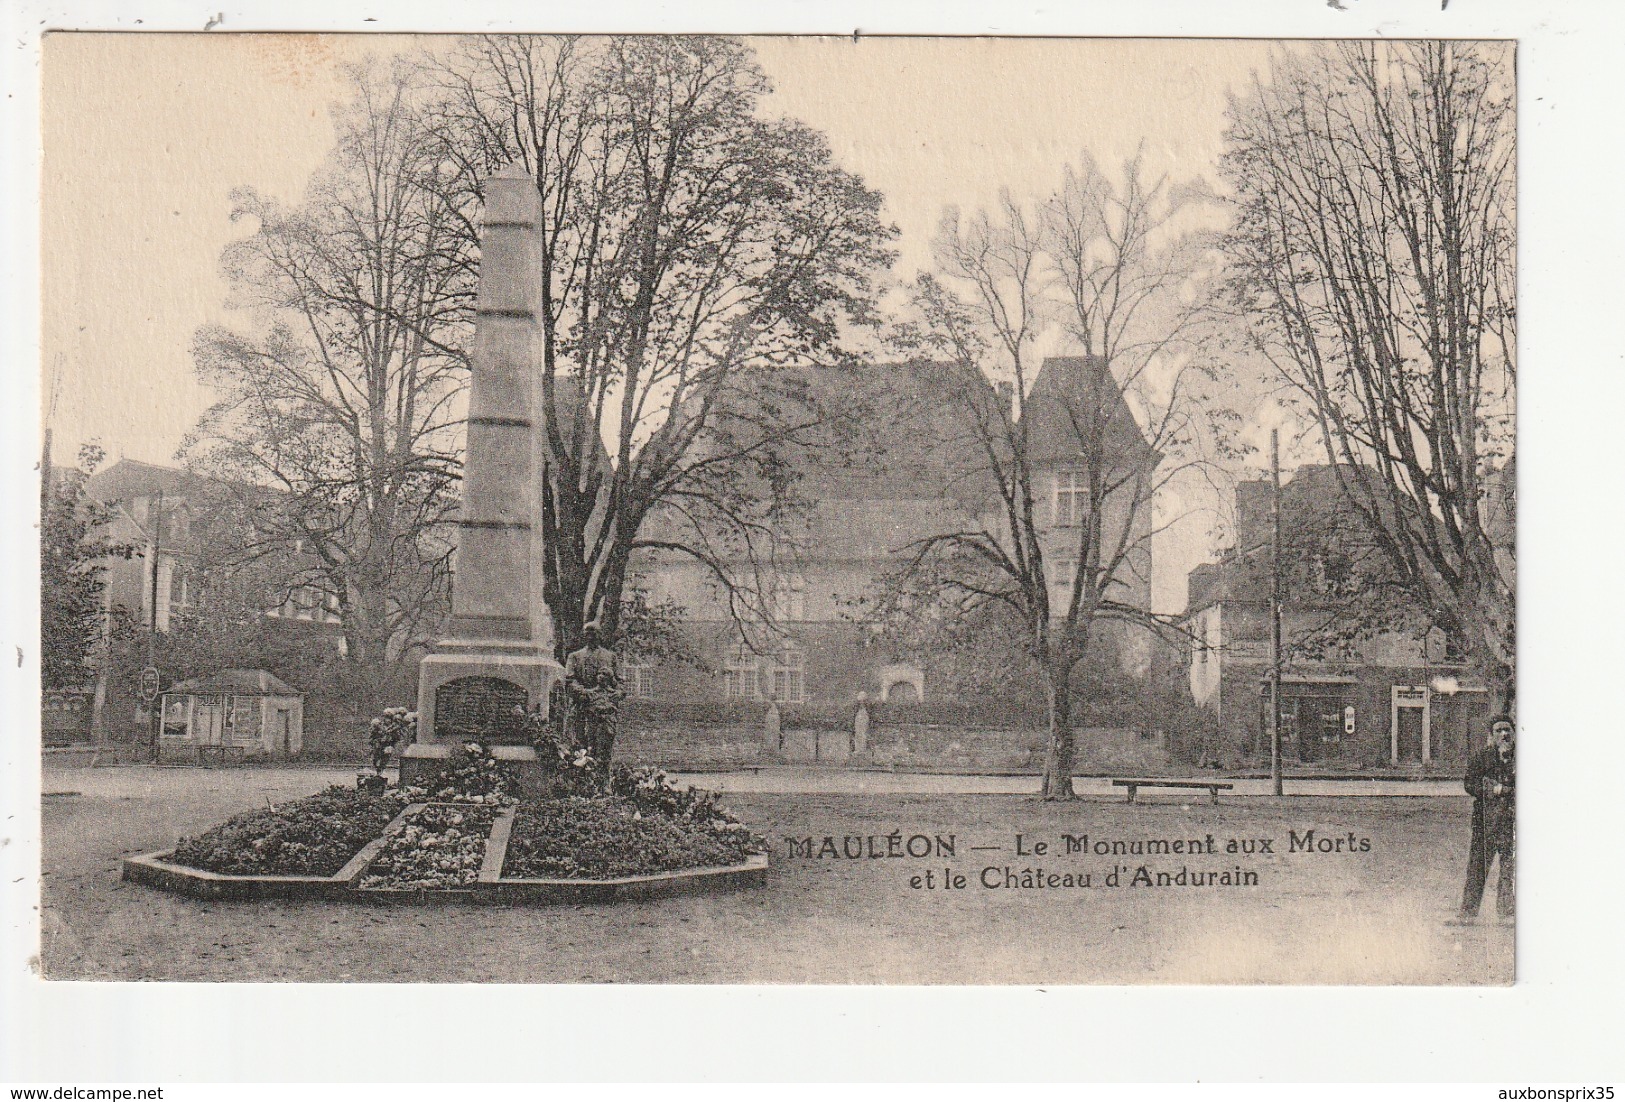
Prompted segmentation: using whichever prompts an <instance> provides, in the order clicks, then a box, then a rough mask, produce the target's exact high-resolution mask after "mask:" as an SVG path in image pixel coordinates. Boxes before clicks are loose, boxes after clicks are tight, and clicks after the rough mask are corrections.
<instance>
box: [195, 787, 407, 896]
mask: <svg viewBox="0 0 1625 1102" xmlns="http://www.w3.org/2000/svg"><path fill="white" fill-rule="evenodd" d="M406 803H407V801H406V800H405V799H403V798H401V796H400V795H399V794H398V793H389V794H387V795H371V794H368V793H363V792H357V791H355V790H354V789H349V788H342V787H339V786H336V785H335V786H334V787H332V788H329V789H328V790H327V791H325V792H318V793H317V794H316V795H314V796H307V797H306V798H304V799H302V800H294V801H292V802H290V803H285V804H282V805H281V806H279V807H277V808H274V809H273V808H263V809H260V810H257V811H249V812H245V813H244V814H242V815H236V816H233V817H232V818H230V819H227V820H226V821H225V822H223V823H221V824H220V825H219V826H216V827H213V828H211V829H209V830H207V831H205V832H204V833H202V834H200V835H198V836H197V837H196V838H182V839H181V840H180V842H179V844H177V845H176V847H175V852H174V854H173V855H171V857H170V858H169V860H171V861H173V862H174V863H175V864H177V865H185V866H187V867H189V868H194V869H204V870H206V871H208V872H218V873H225V874H227V875H232V876H332V875H333V874H335V873H337V872H338V871H339V869H341V868H343V867H344V864H345V862H347V861H349V860H350V858H352V857H354V856H355V855H356V854H357V853H358V852H360V850H361V847H362V846H364V845H366V844H367V843H368V842H370V841H372V840H373V839H374V838H376V837H378V835H379V834H380V833H381V832H382V831H383V829H384V827H385V826H387V825H388V824H389V821H390V820H391V819H393V818H394V817H395V816H396V815H399V814H400V812H401V808H403V807H405V806H406Z"/></svg>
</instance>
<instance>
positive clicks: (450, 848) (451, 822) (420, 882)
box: [361, 806, 496, 889]
mask: <svg viewBox="0 0 1625 1102" xmlns="http://www.w3.org/2000/svg"><path fill="white" fill-rule="evenodd" d="M495 816H496V813H495V812H494V811H493V810H491V809H489V808H485V807H446V806H430V807H426V808H424V809H423V810H421V811H419V812H417V813H416V814H415V815H413V816H411V817H410V818H409V819H407V820H406V821H405V822H404V823H401V824H400V825H399V826H397V827H395V829H393V830H391V831H390V832H389V833H388V834H386V835H385V836H384V844H383V846H382V847H381V848H380V849H379V851H378V856H377V858H376V859H374V861H373V862H372V864H371V865H369V866H367V872H366V875H364V876H363V877H362V878H361V887H363V888H439V889H444V888H461V887H466V886H467V885H469V884H472V883H474V881H475V880H476V879H478V877H479V875H480V866H481V865H482V864H483V863H484V861H485V844H486V841H487V840H488V839H489V838H490V836H491V824H492V822H493V821H494V820H495Z"/></svg>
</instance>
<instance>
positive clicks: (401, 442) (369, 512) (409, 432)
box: [184, 68, 473, 666]
mask: <svg viewBox="0 0 1625 1102" xmlns="http://www.w3.org/2000/svg"><path fill="white" fill-rule="evenodd" d="M420 106H421V104H420V102H419V98H418V91H417V89H416V88H415V87H414V85H413V84H412V82H411V81H409V80H407V79H406V74H405V73H404V72H403V71H402V70H400V69H399V68H396V69H392V70H389V69H371V70H366V71H358V72H357V73H356V74H355V83H354V97H353V99H352V101H351V102H350V103H349V104H347V105H346V106H344V107H343V108H341V109H338V110H336V111H335V122H336V129H337V131H338V140H337V144H336V146H335V148H334V150H333V152H332V153H331V155H330V156H329V158H328V160H327V163H326V164H325V165H324V167H323V168H322V169H321V170H320V171H319V173H318V174H317V175H316V177H315V178H314V179H313V180H312V182H311V184H310V187H309V189H308V192H307V194H306V196H305V198H304V200H303V202H301V203H300V204H298V205H297V206H293V207H288V206H284V205H283V204H281V203H278V202H276V201H274V200H272V199H269V198H266V197H264V196H261V195H259V194H257V193H255V192H254V191H252V190H250V189H242V190H239V191H237V192H235V193H234V195H233V200H234V203H235V205H236V209H235V211H234V217H236V218H240V219H252V220H253V223H254V227H255V228H254V232H253V233H251V234H250V235H249V236H247V237H245V238H244V239H242V240H240V241H238V242H236V243H234V244H233V245H231V246H230V247H229V248H228V249H227V250H226V253H225V256H224V260H223V263H224V267H225V271H226V274H227V277H228V278H229V279H230V281H231V286H232V291H233V296H234V297H233V304H234V305H235V306H237V307H239V308H242V309H245V310H248V311H251V312H252V314H251V317H252V318H253V319H254V322H255V323H256V324H255V325H254V326H253V327H250V328H245V329H244V330H242V331H234V330H229V329H224V328H218V327H210V328H207V329H204V330H202V331H200V332H199V333H198V335H197V339H196V342H195V346H194V352H195V356H196V362H197V371H198V374H199V376H200V377H201V378H202V379H203V380H204V381H206V382H208V383H210V384H212V385H213V386H214V387H215V388H216V389H217V390H218V391H219V393H220V394H221V397H220V399H219V401H217V402H216V403H215V404H214V405H213V406H212V407H211V408H210V409H209V410H208V412H207V413H206V414H205V415H204V417H203V419H202V421H201V423H200V424H199V426H198V427H197V429H196V430H195V431H194V432H193V433H192V434H191V435H190V437H189V438H188V440H187V442H186V444H185V447H184V454H185V455H186V457H187V459H188V460H189V462H190V463H191V465H192V466H193V467H194V468H196V469H197V470H199V471H200V472H202V473H205V474H208V475H210V476H212V478H213V480H214V483H215V485H216V486H217V487H219V488H220V490H221V492H222V493H223V494H224V495H225V497H226V500H225V501H223V502H218V503H215V504H216V506H217V508H218V509H219V510H220V511H223V512H224V513H226V514H228V515H234V516H235V517H236V518H237V519H238V520H239V524H238V525H237V526H236V531H237V532H238V534H239V540H238V541H237V544H236V546H235V547H233V548H232V549H231V551H230V555H231V556H232V557H235V558H237V559H238V560H240V561H242V562H244V563H255V562H261V563H263V562H266V561H271V560H276V561H279V562H281V563H284V564H287V565H290V567H291V573H290V574H289V576H288V577H287V578H286V579H285V581H284V584H285V585H286V587H288V588H290V589H292V588H298V587H312V588H315V589H316V590H318V591H320V592H322V593H325V594H328V595H330V596H331V597H332V598H333V599H335V600H336V601H337V603H338V608H339V610H340V613H341V616H342V619H343V626H344V632H345V636H346V641H347V644H348V647H347V650H348V654H349V657H350V658H351V659H352V660H353V661H355V662H357V663H361V664H372V665H374V666H378V665H379V664H385V665H387V664H388V663H391V662H393V661H396V660H397V659H399V658H400V657H401V656H402V655H403V653H404V652H405V651H406V650H407V649H408V648H409V647H410V646H411V645H412V644H413V643H414V642H416V641H418V640H419V639H421V638H423V637H424V636H425V635H426V634H428V633H430V632H432V631H433V630H434V629H435V627H436V626H437V624H436V620H437V618H438V616H439V615H441V613H442V609H443V606H444V603H445V602H444V596H445V594H444V591H445V581H446V565H447V557H448V555H449V546H448V543H447V541H446V539H445V537H444V535H443V530H442V529H440V527H439V526H440V525H442V524H443V523H444V522H445V520H446V519H447V514H448V511H449V510H450V509H451V508H452V507H453V505H454V504H455V501H454V497H453V492H454V489H455V484H456V480H457V478H458V476H459V458H458V456H459V452H458V440H457V436H456V433H455V429H456V427H457V425H458V424H459V417H460V413H459V411H458V396H459V394H460V392H461V390H462V388H463V386H464V385H465V381H466V377H467V372H466V368H467V364H466V356H465V352H464V345H465V343H466V340H467V336H468V333H469V324H468V317H469V308H470V306H471V302H472V294H471V291H472V282H473V278H472V273H473V261H472V256H471V254H470V252H469V249H468V243H467V241H466V239H465V237H464V235H463V233H462V230H463V226H462V224H461V217H462V212H461V211H459V210H457V209H455V208H454V207H452V206H451V205H449V204H448V202H447V199H446V197H445V191H446V188H445V186H444V181H443V180H442V179H441V178H440V177H441V173H442V165H441V163H440V161H439V160H438V151H437V150H436V149H435V148H434V146H433V145H432V144H431V143H427V142H425V141H424V140H423V137H424V132H423V127H422V126H421V125H420V124H419V122H418V119H417V112H418V110H419V109H420ZM216 527H217V528H223V529H224V528H227V527H228V526H224V525H220V524H219V522H218V520H217V521H216Z"/></svg>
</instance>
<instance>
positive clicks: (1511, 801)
mask: <svg viewBox="0 0 1625 1102" xmlns="http://www.w3.org/2000/svg"><path fill="white" fill-rule="evenodd" d="M1516 741H1517V735H1516V732H1515V729H1514V727H1513V724H1512V719H1511V718H1510V717H1508V716H1504V715H1499V716H1496V717H1495V718H1494V719H1492V720H1491V721H1490V745H1489V746H1487V747H1485V748H1484V749H1482V750H1480V751H1478V752H1477V753H1476V754H1474V755H1473V756H1472V757H1471V758H1470V759H1469V760H1468V762H1467V775H1466V776H1465V777H1464V778H1463V779H1462V784H1463V787H1465V788H1466V789H1467V793H1468V795H1470V796H1472V798H1473V838H1472V843H1471V845H1470V846H1469V847H1468V851H1467V884H1466V886H1465V887H1464V888H1463V889H1462V893H1461V914H1460V917H1459V918H1458V921H1460V922H1472V921H1474V920H1475V919H1477V918H1478V908H1479V905H1480V904H1481V903H1482V902H1483V900H1484V885H1485V884H1486V883H1487V882H1488V881H1489V875H1490V863H1491V862H1492V861H1498V862H1499V867H1498V869H1497V873H1496V880H1495V913H1496V915H1497V917H1498V918H1500V920H1501V921H1503V922H1507V921H1510V920H1511V919H1512V917H1513V913H1514V911H1515V909H1516V906H1517V900H1516V898H1515V894H1516V881H1515V878H1516V876H1517V859H1516V852H1515V851H1516V841H1517V839H1516V823H1515V821H1514V820H1515V819H1516V804H1515V797H1516V792H1515V784H1514V782H1515V780H1516V765H1517V763H1516V758H1515V753H1514V751H1515V748H1516Z"/></svg>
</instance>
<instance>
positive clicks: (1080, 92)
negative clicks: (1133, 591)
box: [43, 34, 1271, 610]
mask: <svg viewBox="0 0 1625 1102" xmlns="http://www.w3.org/2000/svg"><path fill="white" fill-rule="evenodd" d="M751 41H752V44H753V45H754V46H755V48H756V50H757V54H758V57H759V59H760V61H761V64H762V66H763V68H764V69H766V71H767V72H768V73H769V75H770V76H771V77H772V78H773V81H774V83H775V85H776V91H775V93H774V94H773V96H772V97H771V99H770V101H769V102H768V103H767V105H766V109H767V110H770V111H773V112H778V113H782V114H785V115H788V116H793V117H797V118H800V119H802V120H804V121H806V122H807V123H809V124H811V125H813V126H815V127H817V128H818V129H820V130H822V131H823V132H824V133H826V134H827V135H828V136H829V139H830V142H831V145H832V147H833V150H834V153H835V156H836V158H837V159H838V161H839V162H840V163H841V164H842V165H844V166H845V167H847V168H849V169H851V170H853V171H855V172H857V173H859V174H861V175H862V176H863V177H864V178H865V180H866V181H867V182H868V183H869V184H870V185H871V186H873V187H875V188H877V189H878V190H879V191H880V192H881V193H882V194H884V195H885V197H886V201H887V215H888V217H889V218H890V219H891V220H892V221H893V222H895V223H896V224H897V226H898V227H899V228H900V230H901V237H900V240H899V241H898V243H897V244H898V249H899V251H900V253H901V259H900V261H899V264H898V269H897V274H898V275H900V276H905V277H907V276H912V275H913V273H914V272H915V271H916V270H917V269H919V268H921V267H923V266H925V265H926V264H927V263H928V261H929V242H930V237H931V235H932V233H933V231H934V230H935V228H936V225H937V222H938V219H939V218H940V216H941V213H942V211H943V209H944V208H945V207H948V206H959V207H961V208H963V209H965V210H967V211H968V210H974V209H976V208H978V207H982V206H987V205H990V204H992V203H993V202H994V201H995V200H996V199H997V197H998V194H999V191H1000V189H1001V188H1009V189H1010V190H1011V191H1012V192H1013V193H1014V194H1015V195H1016V196H1017V197H1018V198H1022V197H1028V196H1034V197H1036V196H1037V195H1040V194H1042V193H1044V192H1047V191H1048V190H1050V189H1051V188H1052V187H1054V185H1055V184H1056V183H1057V182H1058V180H1059V178H1060V173H1061V169H1062V167H1063V166H1064V165H1065V164H1067V163H1068V162H1069V161H1076V160H1077V159H1078V157H1079V155H1080V154H1081V153H1083V152H1085V151H1087V152H1088V153H1090V154H1092V155H1093V156H1094V157H1095V158H1096V159H1098V160H1099V161H1101V162H1102V163H1103V164H1106V165H1108V166H1109V165H1113V164H1116V163H1120V162H1121V161H1122V160H1123V159H1124V158H1126V157H1128V156H1129V155H1131V154H1133V153H1134V151H1135V150H1136V149H1137V148H1139V147H1140V146H1142V144H1143V147H1144V149H1145V151H1146V155H1147V157H1148V159H1149V161H1150V162H1151V163H1152V165H1153V167H1156V168H1168V169H1173V170H1174V171H1175V172H1176V173H1177V174H1179V175H1189V176H1205V177H1208V178H1209V179H1212V178H1214V177H1215V175H1216V165H1217V158H1218V155H1219V151H1220V147H1221V140H1222V133H1223V126H1224V109H1225V96H1226V93H1227V91H1228V90H1229V89H1231V88H1232V87H1239V86H1240V85H1241V84H1242V83H1243V82H1245V81H1246V80H1247V79H1248V76H1249V73H1250V72H1251V71H1252V70H1255V69H1256V70H1264V69H1265V68H1266V67H1267V65H1268V58H1269V51H1270V49H1271V47H1270V46H1269V45H1268V44H1267V43H1263V42H1258V41H1243V40H1228V41H1227V40H1207V41H1199V42H1198V41H1189V42H1181V41H1152V40H1108V39H970V38H960V39H928V38H917V39H884V38H862V39H860V40H858V41H857V42H855V43H854V42H853V41H852V40H851V39H846V38H758V39H753V40H751ZM410 43H411V40H410V39H407V38H399V37H386V36H362V35H326V36H315V35H295V34H279V35H222V34H209V35H202V34H197V35H142V34H123V35H117V34H55V35H51V36H50V37H49V38H48V39H47V41H46V47H45V65H44V85H43V90H44V97H43V98H44V105H45V106H44V129H45V166H44V188H43V218H44V225H43V250H44V273H43V278H44V287H43V291H44V296H43V297H44V304H45V305H44V319H43V320H44V349H45V351H44V360H45V362H44V368H45V371H46V382H47V388H46V395H45V400H46V404H47V411H46V412H47V416H48V418H49V421H50V424H51V426H52V428H53V429H54V430H55V436H56V439H57V441H58V451H57V459H58V462H62V461H70V460H71V454H72V449H73V446H74V445H75V444H76V443H77V442H80V441H85V440H91V439H95V440H98V441H100V442H101V444H102V445H103V446H104V447H105V448H106V449H107V451H108V452H109V454H110V455H111V456H114V457H117V456H120V455H124V456H130V457H132V458H137V459H144V460H149V461H153V462H170V461H172V460H173V457H174V454H175V451H176V449H177V447H178V446H179V445H180V442H181V439H182V437H183V436H184V434H185V433H186V432H187V431H188V430H189V429H190V428H191V427H192V426H193V424H194V423H195V422H196V420H197V418H198V415H199V414H200V413H201V412H202V411H203V410H204V408H205V407H206V406H207V405H208V404H209V401H210V395H209V392H208V391H207V389H206V388H204V387H202V386H200V385H199V384H198V383H196V382H195V381H194V379H193V375H192V364H191V358H190V354H189V347H190V343H191V338H192V334H193V332H194V331H195V330H196V329H197V328H198V327H199V326H200V325H203V324H206V323H211V322H219V323H224V324H228V325H229V324H232V323H233V321H234V320H235V319H233V317H232V316H231V312H230V311H228V310H226V309H225V308H224V306H223V303H224V299H225V291H226V288H225V285H224V283H223V281H222V280H221V279H220V277H219V274H218V260H219V256H220V252H221V249H222V248H223V247H224V246H225V245H226V244H227V243H228V242H229V241H231V240H232V239H233V238H234V237H235V236H236V235H238V234H239V233H241V232H243V231H244V227H240V226H236V225H233V224H232V222H231V221H230V219H229V213H230V204H229V200H228V196H229V193H230V191H231V189H232V188H233V187H236V186H239V185H244V184H247V185H252V186H253V187H255V188H257V189H259V190H260V191H262V192H265V193H269V194H272V195H276V196H278V197H280V198H284V199H288V200H295V199H297V198H298V197H299V195H300V193H301V191H302V189H303V186H304V183H305V181H306V180H307V179H308V178H309V176H310V173H311V171H312V170H313V169H314V168H315V167H316V165H317V163H318V161H319V160H320V159H321V158H322V156H323V155H324V154H325V152H326V150H327V147H328V144H329V142H330V140H331V137H332V131H331V126H330V123H329V118H328V106H329V104H330V103H332V102H333V101H334V100H335V98H337V97H339V96H341V95H342V93H343V84H342V74H341V71H340V68H341V66H342V64H343V63H344V62H346V61H349V60H353V59H356V58H359V57H361V56H363V55H365V54H367V53H373V52H380V53H381V52H389V51H393V50H398V49H403V48H406V47H407V46H408V45H409V44H410ZM1260 432H1265V433H1267V429H1266V428H1265V427H1264V426H1263V425H1262V424H1261V423H1260V424H1256V425H1254V426H1253V427H1252V430H1251V432H1250V433H1249V435H1250V436H1255V435H1257V434H1258V433H1260ZM1208 504H1209V505H1212V504H1216V503H1208ZM1211 523H1212V518H1211V516H1206V517H1203V518H1197V519H1194V520H1192V521H1191V522H1190V523H1187V524H1185V525H1182V526H1181V527H1180V528H1179V529H1178V530H1177V531H1175V532H1174V533H1172V534H1171V535H1170V536H1168V537H1167V538H1164V539H1162V540H1161V541H1160V542H1159V544H1158V547H1157V552H1156V553H1157V577H1156V580H1155V592H1156V604H1157V606H1158V607H1159V609H1163V610H1172V609H1178V608H1180V607H1182V605H1183V590H1184V576H1185V573H1186V572H1187V571H1188V570H1189V568H1190V566H1191V565H1193V564H1194V563H1195V562H1199V561H1202V559H1203V558H1204V557H1205V556H1206V554H1207V551H1208V547H1209V542H1210V541H1209V537H1208V532H1209V529H1210V527H1211Z"/></svg>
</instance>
